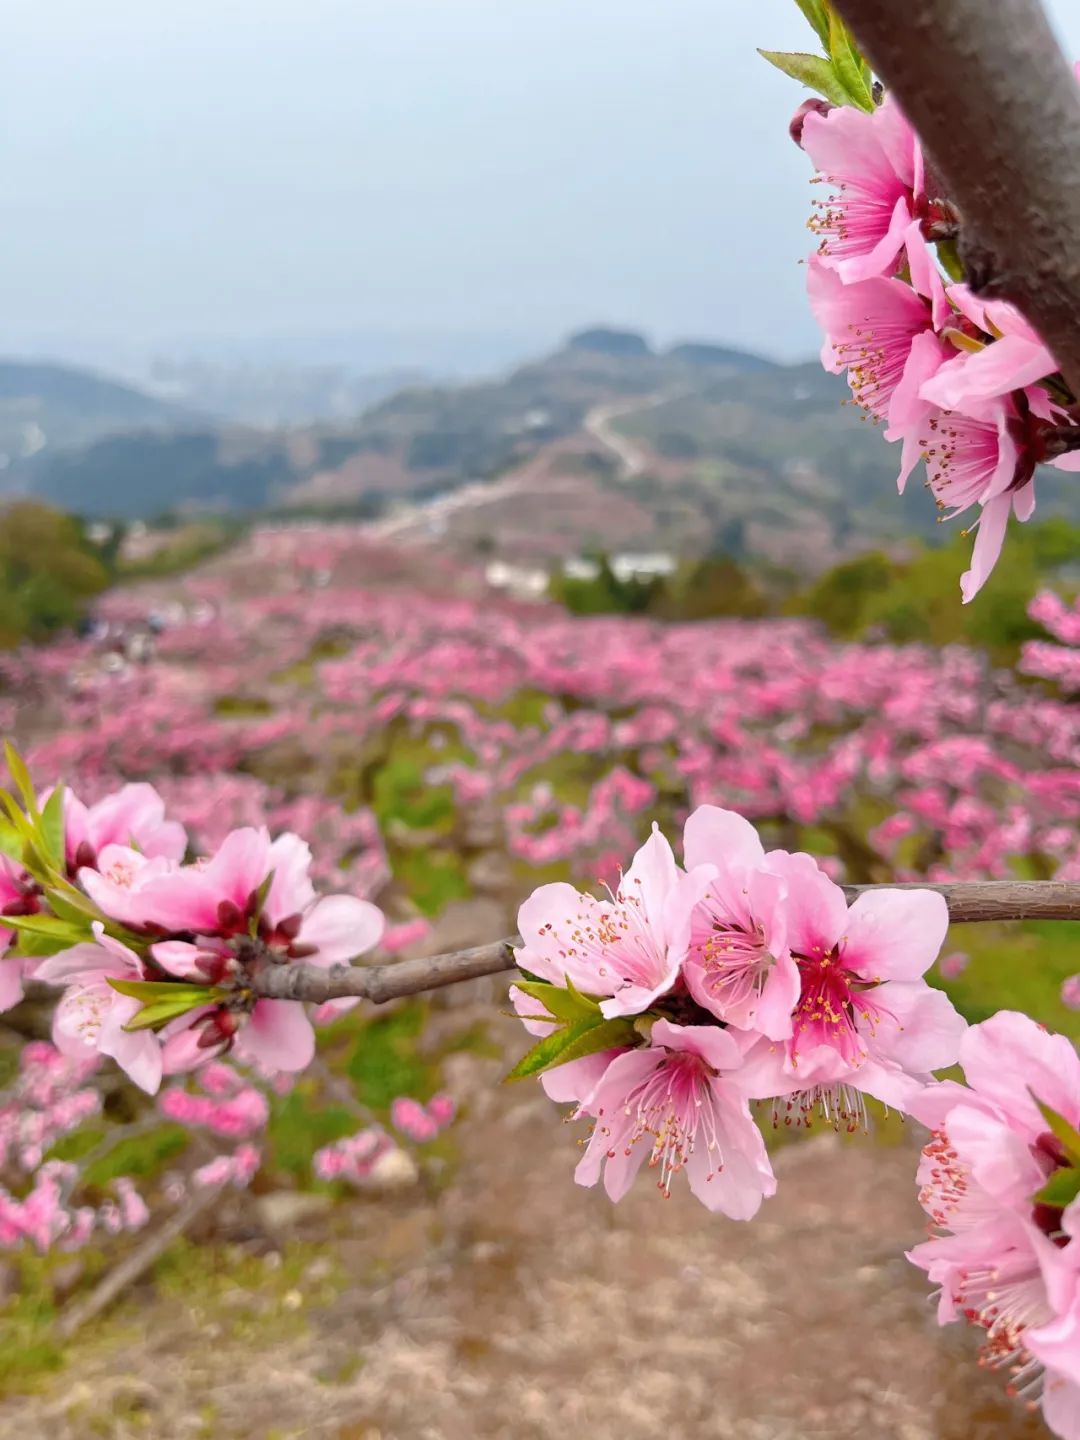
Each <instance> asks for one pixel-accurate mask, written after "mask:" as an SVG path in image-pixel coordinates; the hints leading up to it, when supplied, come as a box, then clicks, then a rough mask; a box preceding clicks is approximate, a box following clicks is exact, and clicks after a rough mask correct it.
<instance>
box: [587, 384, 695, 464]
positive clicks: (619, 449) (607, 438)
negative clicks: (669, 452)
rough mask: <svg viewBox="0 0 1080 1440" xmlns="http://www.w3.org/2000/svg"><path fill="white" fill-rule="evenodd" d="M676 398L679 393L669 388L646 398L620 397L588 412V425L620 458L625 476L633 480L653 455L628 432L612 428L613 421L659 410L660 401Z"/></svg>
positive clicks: (594, 434)
mask: <svg viewBox="0 0 1080 1440" xmlns="http://www.w3.org/2000/svg"><path fill="white" fill-rule="evenodd" d="M674 398H675V396H673V395H672V394H671V393H670V392H668V393H665V394H661V395H647V396H646V397H645V398H644V399H641V398H639V397H635V398H634V399H633V400H616V401H614V402H613V403H612V404H609V405H594V406H593V408H592V409H591V410H590V411H589V413H588V414H587V415H586V416H585V429H586V430H587V431H588V433H589V434H590V435H591V436H592V437H593V439H594V440H598V441H599V442H600V444H601V445H603V446H604V447H605V448H606V449H608V450H610V451H611V453H612V454H613V455H614V456H615V459H616V460H617V461H618V462H619V472H620V474H619V478H620V479H621V480H632V479H633V478H634V476H635V475H640V474H641V473H642V472H643V471H644V470H645V468H646V466H647V465H648V463H649V456H648V452H647V451H645V450H643V449H641V447H640V446H639V445H638V444H637V443H636V442H635V441H633V440H631V439H630V437H629V436H628V435H623V434H621V433H620V432H619V431H618V430H614V429H612V421H614V420H623V419H625V418H626V416H627V415H640V414H641V413H642V412H643V411H645V410H655V409H656V407H657V406H658V405H665V404H666V403H667V402H668V401H669V400H673V399H674Z"/></svg>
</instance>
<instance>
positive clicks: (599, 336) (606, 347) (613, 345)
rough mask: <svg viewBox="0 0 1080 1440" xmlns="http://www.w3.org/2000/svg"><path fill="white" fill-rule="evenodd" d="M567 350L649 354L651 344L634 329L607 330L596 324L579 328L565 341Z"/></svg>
mask: <svg viewBox="0 0 1080 1440" xmlns="http://www.w3.org/2000/svg"><path fill="white" fill-rule="evenodd" d="M566 348H567V349H568V350H588V351H591V352H595V353H596V354H598V355H614V356H620V357H625V356H627V355H651V354H652V353H653V352H652V346H651V345H650V344H649V342H648V340H646V339H645V336H644V335H640V334H639V333H638V332H637V331H636V330H609V329H607V328H606V327H605V326H602V325H598V326H595V327H594V328H593V329H591V330H579V331H578V332H577V334H576V335H571V336H570V338H569V340H567V342H566Z"/></svg>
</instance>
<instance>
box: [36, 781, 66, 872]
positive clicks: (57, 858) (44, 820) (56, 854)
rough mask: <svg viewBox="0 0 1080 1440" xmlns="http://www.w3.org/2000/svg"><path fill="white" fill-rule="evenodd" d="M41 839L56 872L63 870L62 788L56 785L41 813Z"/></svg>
mask: <svg viewBox="0 0 1080 1440" xmlns="http://www.w3.org/2000/svg"><path fill="white" fill-rule="evenodd" d="M41 838H42V840H43V842H44V845H45V853H46V855H47V856H48V858H49V859H50V860H51V861H52V863H53V865H54V866H55V867H56V869H57V870H63V869H64V864H65V854H64V787H63V786H62V785H57V786H56V787H55V789H54V790H53V792H52V794H51V795H50V796H49V798H48V800H46V802H45V808H44V810H42V812H41Z"/></svg>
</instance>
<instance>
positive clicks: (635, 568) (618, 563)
mask: <svg viewBox="0 0 1080 1440" xmlns="http://www.w3.org/2000/svg"><path fill="white" fill-rule="evenodd" d="M674 569H675V557H674V555H668V554H665V553H664V552H663V551H660V550H657V551H655V552H654V553H652V554H643V555H633V554H625V555H613V556H612V557H611V572H612V574H613V575H614V576H615V578H616V580H621V581H623V582H625V581H627V580H652V579H655V578H657V577H658V576H661V575H670V574H672V572H673V571H674Z"/></svg>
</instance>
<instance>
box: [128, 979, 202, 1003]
mask: <svg viewBox="0 0 1080 1440" xmlns="http://www.w3.org/2000/svg"><path fill="white" fill-rule="evenodd" d="M105 978H106V979H107V980H108V982H109V984H110V985H111V986H112V988H113V989H114V990H118V991H119V992H120V994H121V995H130V996H131V998H132V999H133V1000H143V1001H145V1002H146V1004H148V1005H149V1004H152V1003H153V1002H154V1001H155V1000H165V999H171V998H173V997H174V996H176V995H180V994H190V993H191V991H193V990H198V991H199V992H200V993H201V994H204V995H210V994H213V993H216V992H213V991H211V990H210V989H208V988H207V986H205V985H188V984H187V982H186V981H184V980H117V979H115V978H114V977H113V976H112V975H107V976H106V977H105ZM201 1003H204V1002H203V1001H200V1004H201Z"/></svg>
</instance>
